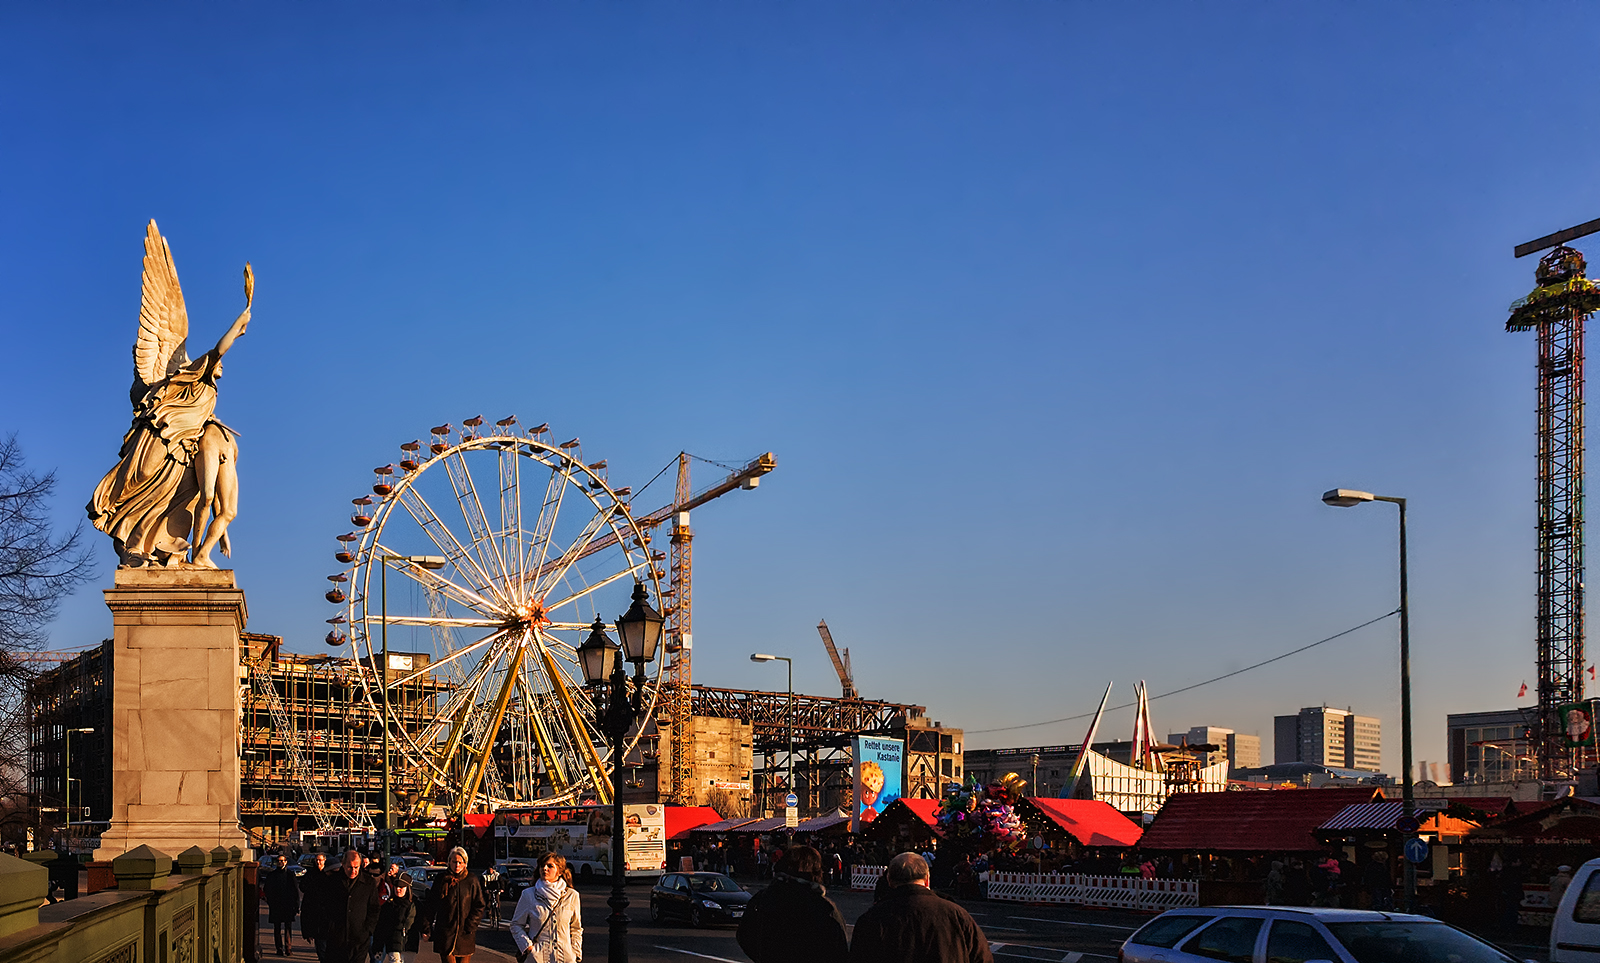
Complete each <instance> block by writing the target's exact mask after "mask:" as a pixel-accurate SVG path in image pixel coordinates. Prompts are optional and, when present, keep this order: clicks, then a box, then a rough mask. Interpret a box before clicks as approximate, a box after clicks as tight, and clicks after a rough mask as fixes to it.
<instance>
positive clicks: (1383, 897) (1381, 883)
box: [1361, 852, 1394, 912]
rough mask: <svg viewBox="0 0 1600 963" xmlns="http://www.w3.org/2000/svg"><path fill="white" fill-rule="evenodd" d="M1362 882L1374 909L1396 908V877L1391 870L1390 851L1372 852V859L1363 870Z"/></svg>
mask: <svg viewBox="0 0 1600 963" xmlns="http://www.w3.org/2000/svg"><path fill="white" fill-rule="evenodd" d="M1361 882H1362V883H1363V884H1364V885H1365V886H1366V888H1367V896H1368V898H1369V899H1371V900H1372V907H1371V908H1372V909H1375V910H1378V911H1380V912H1382V911H1385V910H1392V909H1394V877H1393V875H1392V874H1391V873H1390V872H1389V854H1388V853H1384V852H1376V853H1373V854H1372V861H1371V862H1369V863H1367V866H1366V868H1365V869H1363V870H1362V871H1361Z"/></svg>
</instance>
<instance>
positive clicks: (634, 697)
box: [578, 582, 666, 963]
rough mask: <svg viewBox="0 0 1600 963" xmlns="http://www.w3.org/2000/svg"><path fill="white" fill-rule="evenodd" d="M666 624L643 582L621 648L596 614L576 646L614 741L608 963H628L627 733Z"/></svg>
mask: <svg viewBox="0 0 1600 963" xmlns="http://www.w3.org/2000/svg"><path fill="white" fill-rule="evenodd" d="M665 621H666V620H665V619H664V618H662V617H661V613H659V612H657V611H656V610H655V609H653V608H651V607H650V595H649V593H648V592H646V591H645V587H644V585H643V584H641V583H639V582H635V583H633V604H632V605H630V606H628V611H627V613H626V614H624V615H620V616H618V617H617V621H616V623H615V624H616V629H617V635H618V636H619V637H620V638H621V639H622V644H621V646H620V648H619V646H618V645H617V644H616V643H614V642H612V641H611V639H610V638H609V637H608V636H607V635H606V627H605V623H603V622H601V621H600V617H599V616H595V620H594V624H593V625H592V626H590V627H589V638H588V639H586V640H584V643H583V645H580V646H579V647H578V665H579V666H580V667H581V668H582V669H583V681H584V684H585V685H587V686H588V687H589V691H590V693H591V698H592V700H593V701H594V720H595V723H596V724H598V725H599V727H600V730H601V731H602V732H604V733H605V734H606V736H607V737H608V738H609V739H610V740H611V898H610V899H609V900H607V901H606V902H607V904H608V905H609V906H610V907H611V915H610V916H609V917H608V918H607V922H609V923H610V924H611V935H610V938H609V939H608V940H607V944H608V949H609V953H608V957H607V958H608V959H609V960H610V963H628V913H627V909H628V893H627V890H626V888H625V885H626V883H627V879H628V869H627V852H626V849H625V847H626V845H627V837H626V835H625V833H624V825H623V819H622V787H621V785H620V784H619V781H618V779H619V777H620V776H621V774H622V762H623V759H622V754H623V746H624V743H625V742H626V740H627V738H628V730H629V729H631V728H633V726H634V724H635V723H636V722H638V721H639V719H640V715H641V713H642V712H643V708H644V707H643V704H642V702H641V696H642V695H643V693H644V686H645V677H644V667H645V663H647V662H654V661H655V658H656V646H657V645H659V644H660V642H661V626H662V623H664V622H665ZM624 660H626V661H628V662H632V663H633V692H632V694H631V695H630V693H629V692H628V677H627V675H626V674H625V673H624V672H623V671H622V663H623V661H624Z"/></svg>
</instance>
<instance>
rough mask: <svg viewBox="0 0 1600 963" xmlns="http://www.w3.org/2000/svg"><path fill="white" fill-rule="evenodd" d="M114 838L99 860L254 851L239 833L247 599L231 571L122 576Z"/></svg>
mask: <svg viewBox="0 0 1600 963" xmlns="http://www.w3.org/2000/svg"><path fill="white" fill-rule="evenodd" d="M105 597H106V605H107V606H108V607H109V608H110V609H111V616H112V623H113V625H114V627H115V631H114V633H113V636H112V638H113V642H112V645H113V655H112V701H111V726H112V737H111V829H110V831H109V832H106V833H105V834H104V835H102V836H101V846H100V848H99V849H97V850H95V859H97V860H106V859H114V858H116V857H117V856H118V855H120V854H122V853H125V852H127V851H129V850H132V849H135V848H137V847H139V846H149V847H151V848H152V849H155V850H160V851H162V852H167V853H181V852H183V851H184V850H187V849H189V848H190V847H192V846H199V847H200V848H202V849H204V850H210V849H212V848H213V847H217V846H221V847H224V848H226V847H229V846H240V847H241V848H243V847H244V846H245V845H246V840H245V837H244V834H243V832H241V831H240V828H239V750H238V739H239V684H240V677H239V633H240V632H242V631H243V630H244V627H245V615H246V613H245V603H244V593H243V592H241V591H239V590H238V589H237V588H235V587H234V583H233V572H232V571H229V570H223V569H164V568H133V569H118V570H117V574H116V582H115V587H114V588H110V589H107V590H106V592H105Z"/></svg>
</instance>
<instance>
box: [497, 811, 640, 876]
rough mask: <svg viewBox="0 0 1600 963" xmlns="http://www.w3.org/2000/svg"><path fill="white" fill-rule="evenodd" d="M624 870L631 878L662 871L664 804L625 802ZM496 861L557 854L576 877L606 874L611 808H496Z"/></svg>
mask: <svg viewBox="0 0 1600 963" xmlns="http://www.w3.org/2000/svg"><path fill="white" fill-rule="evenodd" d="M622 821H623V827H624V829H623V872H624V874H625V875H626V876H627V877H628V878H630V879H633V878H645V877H654V876H660V875H661V874H662V873H664V872H666V869H667V808H666V807H665V806H662V805H660V804H658V803H625V804H623V807H622ZM490 825H491V826H492V827H493V829H494V853H495V860H496V861H497V862H509V861H518V860H520V861H524V862H528V863H532V862H533V861H534V860H535V859H537V858H538V857H539V856H540V855H541V854H543V853H559V854H560V855H561V856H563V857H565V858H566V860H567V865H569V866H571V867H572V873H573V875H574V876H577V877H579V878H584V879H587V878H590V877H593V876H609V875H611V807H610V806H601V805H595V804H589V805H578V806H517V807H506V808H503V809H498V810H496V811H495V814H494V821H493V822H492V823H491V824H490Z"/></svg>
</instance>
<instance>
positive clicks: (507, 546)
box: [500, 443, 526, 603]
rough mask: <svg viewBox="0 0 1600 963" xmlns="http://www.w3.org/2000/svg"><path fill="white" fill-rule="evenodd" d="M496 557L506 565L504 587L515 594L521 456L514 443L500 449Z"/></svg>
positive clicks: (518, 586)
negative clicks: (498, 536)
mask: <svg viewBox="0 0 1600 963" xmlns="http://www.w3.org/2000/svg"><path fill="white" fill-rule="evenodd" d="M500 560H501V565H502V566H504V567H505V568H506V588H507V590H508V591H510V592H513V593H517V594H518V595H519V597H518V598H517V599H516V601H517V602H518V603H521V602H523V601H526V600H525V599H523V598H521V597H520V592H521V589H522V583H521V579H520V576H521V574H522V572H521V569H522V455H521V454H520V453H519V452H518V451H517V447H516V445H515V444H514V443H507V444H506V445H504V446H502V447H501V449H500Z"/></svg>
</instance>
